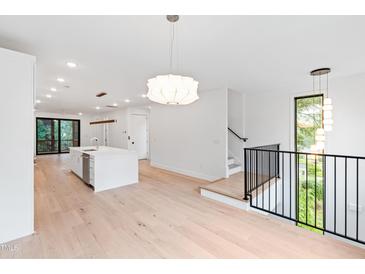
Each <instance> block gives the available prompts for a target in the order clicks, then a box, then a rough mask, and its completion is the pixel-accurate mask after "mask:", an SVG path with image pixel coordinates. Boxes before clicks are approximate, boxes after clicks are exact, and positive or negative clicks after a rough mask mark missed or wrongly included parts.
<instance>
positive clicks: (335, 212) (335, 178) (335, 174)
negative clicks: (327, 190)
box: [333, 157, 337, 233]
mask: <svg viewBox="0 0 365 274" xmlns="http://www.w3.org/2000/svg"><path fill="white" fill-rule="evenodd" d="M336 166H337V159H336V157H335V158H334V177H333V178H334V181H333V182H334V196H335V198H334V201H333V202H334V216H333V217H334V222H333V223H334V225H333V227H334V232H335V233H336V231H337V229H336V219H337V217H336V215H337V211H336V208H337V207H336V200H337V196H336V195H337V193H336V190H337V186H336V180H337V172H336Z"/></svg>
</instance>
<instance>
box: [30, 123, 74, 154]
mask: <svg viewBox="0 0 365 274" xmlns="http://www.w3.org/2000/svg"><path fill="white" fill-rule="evenodd" d="M42 119H43V120H45V119H47V120H57V121H58V141H57V142H58V151H57V152H47V153H38V121H39V120H42ZM62 120H63V121H73V122H77V123H78V128H79V132H78V136H77V138H78V140H79V143H78V145H79V146H80V144H81V139H80V137H81V122H80V119H67V118H51V117H36V125H35V147H36V155H49V154H62V153H69V151H61V138H60V136H61V121H62Z"/></svg>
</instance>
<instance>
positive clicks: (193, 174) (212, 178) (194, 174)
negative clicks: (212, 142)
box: [150, 162, 224, 181]
mask: <svg viewBox="0 0 365 274" xmlns="http://www.w3.org/2000/svg"><path fill="white" fill-rule="evenodd" d="M150 164H151V166H153V167H157V168H161V169H165V170H168V171H172V172H176V173H180V174H183V175H186V176H190V177H194V178H198V179H202V180H207V181H215V180H218V179H221V178H222V177H224V176H220V177H216V176H211V175H207V174H203V173H199V172H196V171H192V170H185V169H181V168H176V167H171V166H168V165H164V164H160V163H156V162H151V163H150Z"/></svg>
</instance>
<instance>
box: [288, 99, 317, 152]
mask: <svg viewBox="0 0 365 274" xmlns="http://www.w3.org/2000/svg"><path fill="white" fill-rule="evenodd" d="M312 97H322V106H323V99H324V94H323V93H318V94H311V95H302V96H295V97H294V151H295V152H298V145H297V100H299V99H307V98H312ZM322 126H323V110H322Z"/></svg>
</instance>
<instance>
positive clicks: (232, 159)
mask: <svg viewBox="0 0 365 274" xmlns="http://www.w3.org/2000/svg"><path fill="white" fill-rule="evenodd" d="M227 163H228V165H231V164H234V158H233V157H228V161H227Z"/></svg>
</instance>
